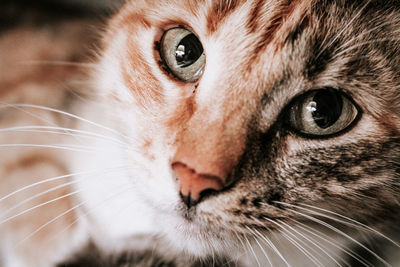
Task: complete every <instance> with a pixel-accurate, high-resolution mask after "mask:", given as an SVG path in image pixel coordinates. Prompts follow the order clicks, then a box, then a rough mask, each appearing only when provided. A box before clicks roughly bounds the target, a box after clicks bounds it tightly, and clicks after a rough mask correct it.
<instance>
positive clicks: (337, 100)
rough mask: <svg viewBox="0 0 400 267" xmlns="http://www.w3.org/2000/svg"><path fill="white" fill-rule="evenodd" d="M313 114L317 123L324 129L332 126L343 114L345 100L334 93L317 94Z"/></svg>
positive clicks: (314, 99) (327, 91) (323, 92)
mask: <svg viewBox="0 0 400 267" xmlns="http://www.w3.org/2000/svg"><path fill="white" fill-rule="evenodd" d="M311 103H314V104H313V109H312V110H311V114H312V116H313V119H314V121H315V123H316V124H317V125H318V126H319V127H321V128H322V129H326V128H328V127H330V126H332V125H333V124H334V123H335V122H336V121H337V120H338V119H339V118H340V115H341V114H342V108H343V99H342V97H341V95H340V94H339V93H337V92H334V91H329V90H324V91H321V92H317V93H316V94H315V96H314V98H313V101H312V102H311Z"/></svg>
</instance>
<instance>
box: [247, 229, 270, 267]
mask: <svg viewBox="0 0 400 267" xmlns="http://www.w3.org/2000/svg"><path fill="white" fill-rule="evenodd" d="M246 228H247V230H249V231H250V232H251V233H252V234H253V235H254V241H256V243H257V245H258V247H259V248H260V249H261V250H262V252H263V254H264V256H265V258H266V259H267V261H268V263H269V266H271V267H272V266H273V265H272V262H271V260H270V259H269V257H268V253H267V252H266V251H265V249H264V248H263V247H262V246H261V244H260V242H258V240H257V237H256V234H255V233H254V232H253V231H252V230H251V228H250V227H248V226H246Z"/></svg>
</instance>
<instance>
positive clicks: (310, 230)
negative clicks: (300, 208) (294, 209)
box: [292, 219, 373, 267]
mask: <svg viewBox="0 0 400 267" xmlns="http://www.w3.org/2000/svg"><path fill="white" fill-rule="evenodd" d="M292 220H293V219H292ZM295 223H296V224H297V226H298V227H299V228H301V229H302V230H304V231H306V232H308V233H310V234H312V235H313V236H315V237H317V238H319V239H321V240H323V241H325V242H327V243H328V244H330V245H332V246H334V247H335V248H337V249H339V250H340V251H342V252H344V253H345V254H347V255H349V256H350V257H352V258H354V259H356V260H357V261H359V262H360V263H361V264H363V265H364V266H368V267H372V266H373V265H372V264H371V263H370V262H368V261H367V260H365V259H363V258H362V257H361V256H360V255H358V254H357V253H356V252H354V251H352V250H348V249H346V248H343V247H342V246H340V245H338V244H336V243H335V242H333V241H332V238H330V237H329V236H327V235H326V234H324V233H322V232H321V231H318V230H316V229H313V228H311V227H310V226H307V225H305V224H303V223H301V222H299V221H295ZM347 265H348V264H347Z"/></svg>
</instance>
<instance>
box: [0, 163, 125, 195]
mask: <svg viewBox="0 0 400 267" xmlns="http://www.w3.org/2000/svg"><path fill="white" fill-rule="evenodd" d="M124 167H125V166H124V165H122V166H117V167H113V168H110V170H113V169H114V168H115V169H120V168H124ZM98 172H99V173H103V172H104V170H94V171H85V172H75V173H70V174H66V175H60V176H56V177H51V178H47V179H44V180H40V181H39V182H36V183H33V184H29V185H27V186H24V187H22V188H19V189H17V190H15V191H13V192H11V193H9V194H7V195H5V196H3V197H2V198H0V202H2V201H4V200H6V199H8V198H10V197H12V196H13V195H15V194H18V193H20V192H22V191H25V190H28V189H30V188H33V187H35V186H38V185H41V184H44V183H48V182H52V181H57V180H62V179H66V178H69V177H72V176H78V175H88V174H93V173H98Z"/></svg>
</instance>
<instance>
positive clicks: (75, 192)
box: [0, 190, 82, 225]
mask: <svg viewBox="0 0 400 267" xmlns="http://www.w3.org/2000/svg"><path fill="white" fill-rule="evenodd" d="M80 192H82V190H76V191H73V192H71V193H68V194H64V195H62V196H59V197H56V198H53V199H51V200H48V201H45V202H43V203H40V204H38V205H35V206H33V207H31V208H29V209H26V210H24V211H22V212H19V213H18V214H15V215H13V216H11V217H8V218H7V219H4V220H2V221H0V225H2V224H5V223H7V222H9V221H11V220H13V219H15V218H17V217H19V216H22V215H24V214H26V213H28V212H30V211H32V210H35V209H38V208H40V207H43V206H45V205H48V204H51V203H54V202H56V201H58V200H61V199H64V198H67V197H69V196H72V195H76V194H78V193H80Z"/></svg>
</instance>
